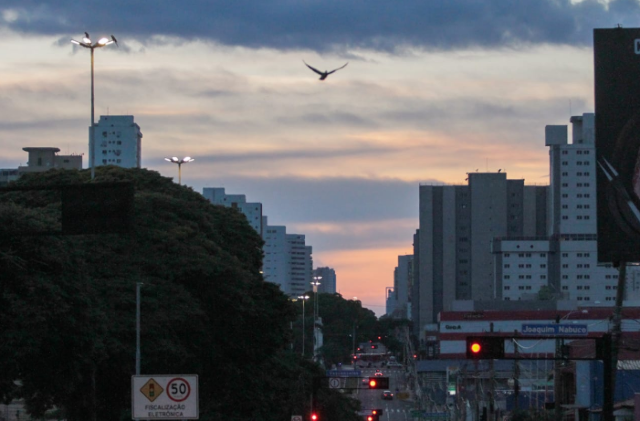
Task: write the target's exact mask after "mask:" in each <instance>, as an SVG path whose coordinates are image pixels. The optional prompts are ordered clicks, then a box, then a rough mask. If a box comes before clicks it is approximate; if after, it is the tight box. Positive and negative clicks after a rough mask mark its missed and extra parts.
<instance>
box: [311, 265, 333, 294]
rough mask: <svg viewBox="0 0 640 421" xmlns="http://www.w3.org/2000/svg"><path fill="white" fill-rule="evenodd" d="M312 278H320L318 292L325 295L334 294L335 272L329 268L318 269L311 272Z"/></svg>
mask: <svg viewBox="0 0 640 421" xmlns="http://www.w3.org/2000/svg"><path fill="white" fill-rule="evenodd" d="M313 277H314V278H315V277H320V286H319V287H318V292H322V293H325V294H335V293H336V292H337V289H336V284H337V282H336V271H335V270H334V269H332V268H330V267H320V268H315V269H314V270H313Z"/></svg>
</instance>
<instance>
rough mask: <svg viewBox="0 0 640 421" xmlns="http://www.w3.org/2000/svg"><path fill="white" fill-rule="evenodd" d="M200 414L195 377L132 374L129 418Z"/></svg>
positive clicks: (187, 417)
mask: <svg viewBox="0 0 640 421" xmlns="http://www.w3.org/2000/svg"><path fill="white" fill-rule="evenodd" d="M199 417H200V414H199V408H198V376H197V375H195V374H189V375H164V374H158V375H149V376H131V418H133V419H140V420H151V419H152V420H161V419H183V420H194V419H198V418H199Z"/></svg>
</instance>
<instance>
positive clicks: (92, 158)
mask: <svg viewBox="0 0 640 421" xmlns="http://www.w3.org/2000/svg"><path fill="white" fill-rule="evenodd" d="M71 43H72V44H75V45H79V46H81V47H84V48H88V49H90V50H91V129H90V131H89V166H90V167H91V179H92V180H93V179H94V178H95V176H96V172H95V171H96V170H95V163H96V154H95V150H94V148H95V136H94V133H93V131H94V127H95V118H94V95H93V50H95V49H96V48H102V47H106V46H107V45H109V44H113V43H115V44H116V45H118V43H117V42H116V38H115V37H114V36H113V35H111V39H108V38H105V37H102V38H100V39H99V40H98V41H97V42H95V43H94V42H91V38H89V34H88V33H86V32H85V33H84V38H82V41H76V40H75V39H72V40H71Z"/></svg>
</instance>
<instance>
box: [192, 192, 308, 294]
mask: <svg viewBox="0 0 640 421" xmlns="http://www.w3.org/2000/svg"><path fill="white" fill-rule="evenodd" d="M202 195H203V196H204V197H205V198H206V199H207V200H209V202H211V203H212V204H214V205H221V206H225V207H229V208H234V209H237V210H238V211H239V212H241V213H242V214H243V215H244V216H245V217H246V218H247V222H248V223H249V225H251V226H252V227H253V229H255V230H256V232H258V233H259V234H260V235H261V236H262V239H263V240H264V246H263V247H262V251H263V253H264V259H263V262H262V274H263V277H264V280H265V281H267V282H272V283H274V284H278V285H279V286H280V289H281V290H282V292H284V293H285V294H287V295H289V296H291V297H293V298H296V297H298V296H299V295H302V294H304V293H305V292H307V291H309V290H310V289H311V285H310V283H311V280H312V271H313V261H312V259H311V253H312V248H311V246H307V245H306V244H305V236H304V235H301V234H287V227H286V226H284V225H272V226H270V225H268V220H267V217H266V216H265V215H263V214H262V203H259V202H247V200H246V197H245V195H244V194H226V193H225V189H224V188H222V187H205V188H204V189H203V190H202Z"/></svg>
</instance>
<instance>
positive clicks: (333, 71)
mask: <svg viewBox="0 0 640 421" xmlns="http://www.w3.org/2000/svg"><path fill="white" fill-rule="evenodd" d="M347 64H349V62H347V63H346V64H345V65H344V66H342V67H338V68H337V69H335V70H332V71H330V72H328V73H327V74H328V75H330V74H331V73H335V72H337V71H338V70H340V69H344V68H345V67H347Z"/></svg>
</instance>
